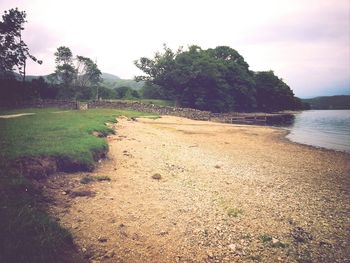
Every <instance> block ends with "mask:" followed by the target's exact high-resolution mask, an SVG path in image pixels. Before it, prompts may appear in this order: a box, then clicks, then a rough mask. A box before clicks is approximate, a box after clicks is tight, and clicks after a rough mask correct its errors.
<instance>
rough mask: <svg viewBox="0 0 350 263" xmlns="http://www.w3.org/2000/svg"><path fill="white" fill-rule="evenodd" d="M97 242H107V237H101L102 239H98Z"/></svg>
mask: <svg viewBox="0 0 350 263" xmlns="http://www.w3.org/2000/svg"><path fill="white" fill-rule="evenodd" d="M97 240H98V241H100V242H107V238H106V237H101V236H100V237H98V238H97Z"/></svg>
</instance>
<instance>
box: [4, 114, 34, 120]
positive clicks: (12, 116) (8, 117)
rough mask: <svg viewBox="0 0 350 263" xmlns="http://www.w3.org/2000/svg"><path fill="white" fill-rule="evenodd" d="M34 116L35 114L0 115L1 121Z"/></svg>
mask: <svg viewBox="0 0 350 263" xmlns="http://www.w3.org/2000/svg"><path fill="white" fill-rule="evenodd" d="M34 114H35V113H20V114H9V115H0V119H10V118H18V117H21V116H27V115H34Z"/></svg>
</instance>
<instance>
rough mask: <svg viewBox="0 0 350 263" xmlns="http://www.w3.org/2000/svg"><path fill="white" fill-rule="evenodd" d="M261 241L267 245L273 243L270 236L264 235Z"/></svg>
mask: <svg viewBox="0 0 350 263" xmlns="http://www.w3.org/2000/svg"><path fill="white" fill-rule="evenodd" d="M259 239H260V240H261V241H262V242H263V243H267V242H270V241H272V236H270V235H268V234H263V235H261V236H260V237H259Z"/></svg>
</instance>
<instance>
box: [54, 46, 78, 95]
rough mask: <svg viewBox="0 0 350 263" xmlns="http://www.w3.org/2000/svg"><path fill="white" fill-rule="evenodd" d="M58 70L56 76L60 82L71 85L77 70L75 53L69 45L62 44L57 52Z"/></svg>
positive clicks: (66, 85) (67, 85)
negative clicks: (74, 62) (74, 60)
mask: <svg viewBox="0 0 350 263" xmlns="http://www.w3.org/2000/svg"><path fill="white" fill-rule="evenodd" d="M55 56H56V58H55V62H56V70H55V77H56V78H57V81H58V83H61V84H63V86H65V87H67V88H68V87H70V86H71V85H72V84H73V80H74V79H75V75H76V70H75V68H74V64H73V53H72V51H71V50H70V49H69V48H68V47H64V46H61V47H59V48H57V51H56V52H55Z"/></svg>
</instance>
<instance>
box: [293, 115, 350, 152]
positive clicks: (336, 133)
mask: <svg viewBox="0 0 350 263" xmlns="http://www.w3.org/2000/svg"><path fill="white" fill-rule="evenodd" d="M287 138H288V139H289V140H291V141H293V142H298V143H302V144H307V145H312V146H317V147H323V148H327V149H333V150H337V151H344V152H349V153H350V110H311V111H303V112H301V113H299V114H297V115H296V116H295V120H294V124H293V125H292V126H291V128H290V133H289V134H288V135H287Z"/></svg>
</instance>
